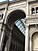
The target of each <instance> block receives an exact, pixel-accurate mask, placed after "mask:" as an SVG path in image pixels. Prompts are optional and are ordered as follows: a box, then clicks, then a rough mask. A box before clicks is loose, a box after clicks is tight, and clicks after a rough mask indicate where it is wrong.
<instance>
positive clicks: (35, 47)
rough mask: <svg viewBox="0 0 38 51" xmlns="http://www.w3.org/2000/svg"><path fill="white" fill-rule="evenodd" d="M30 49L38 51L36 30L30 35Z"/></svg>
mask: <svg viewBox="0 0 38 51" xmlns="http://www.w3.org/2000/svg"><path fill="white" fill-rule="evenodd" d="M32 51H38V32H35V33H34V34H33V35H32Z"/></svg>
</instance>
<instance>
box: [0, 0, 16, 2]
mask: <svg viewBox="0 0 38 51" xmlns="http://www.w3.org/2000/svg"><path fill="white" fill-rule="evenodd" d="M3 1H7V0H0V2H3ZM9 1H15V0H9Z"/></svg>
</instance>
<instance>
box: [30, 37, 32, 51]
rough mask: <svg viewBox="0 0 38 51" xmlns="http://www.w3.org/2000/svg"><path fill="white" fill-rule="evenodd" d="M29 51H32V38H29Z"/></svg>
mask: <svg viewBox="0 0 38 51" xmlns="http://www.w3.org/2000/svg"><path fill="white" fill-rule="evenodd" d="M30 51H32V38H31V37H30Z"/></svg>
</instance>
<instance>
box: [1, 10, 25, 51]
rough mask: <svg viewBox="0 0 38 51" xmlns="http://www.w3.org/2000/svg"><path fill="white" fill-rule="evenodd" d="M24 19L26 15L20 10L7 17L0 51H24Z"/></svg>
mask: <svg viewBox="0 0 38 51" xmlns="http://www.w3.org/2000/svg"><path fill="white" fill-rule="evenodd" d="M25 17H26V15H25V13H24V12H23V11H22V10H15V11H13V12H11V13H10V14H9V15H8V17H7V23H6V25H5V38H4V42H3V44H4V45H3V50H2V51H4V50H6V51H24V48H25V36H24V32H25V26H24V23H23V19H24V18H25Z"/></svg>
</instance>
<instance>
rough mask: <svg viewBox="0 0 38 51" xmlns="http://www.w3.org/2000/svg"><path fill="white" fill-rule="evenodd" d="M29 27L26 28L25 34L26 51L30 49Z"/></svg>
mask: <svg viewBox="0 0 38 51" xmlns="http://www.w3.org/2000/svg"><path fill="white" fill-rule="evenodd" d="M28 35H29V27H28V26H26V33H25V51H28V50H29V49H28V48H29V47H28V44H29V42H28V41H29V36H28Z"/></svg>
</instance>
